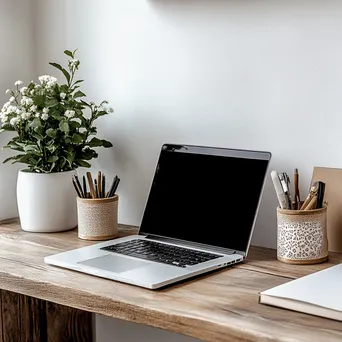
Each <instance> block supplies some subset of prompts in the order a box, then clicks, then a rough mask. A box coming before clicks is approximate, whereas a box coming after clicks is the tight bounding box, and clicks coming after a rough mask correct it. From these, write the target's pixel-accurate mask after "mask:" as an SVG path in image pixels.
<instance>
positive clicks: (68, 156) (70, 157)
mask: <svg viewBox="0 0 342 342" xmlns="http://www.w3.org/2000/svg"><path fill="white" fill-rule="evenodd" d="M74 159H75V152H68V151H66V160H67V161H68V164H69V166H70V167H72V163H73V162H74Z"/></svg>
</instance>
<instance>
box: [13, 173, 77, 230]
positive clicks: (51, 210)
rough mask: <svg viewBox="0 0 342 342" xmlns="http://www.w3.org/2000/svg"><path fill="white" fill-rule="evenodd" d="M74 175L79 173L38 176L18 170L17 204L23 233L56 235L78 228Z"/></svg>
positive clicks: (37, 174) (39, 174)
mask: <svg viewBox="0 0 342 342" xmlns="http://www.w3.org/2000/svg"><path fill="white" fill-rule="evenodd" d="M73 174H76V172H75V171H66V172H56V173H35V172H28V171H25V170H19V173H18V180H17V203H18V211H19V218H20V224H21V228H22V229H23V230H25V231H28V232H37V233H53V232H61V231H65V230H69V229H73V228H75V227H76V226H77V202H76V192H75V189H74V187H73V184H72V178H71V176H72V175H73Z"/></svg>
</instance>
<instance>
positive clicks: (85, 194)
mask: <svg viewBox="0 0 342 342" xmlns="http://www.w3.org/2000/svg"><path fill="white" fill-rule="evenodd" d="M83 194H84V198H87V197H88V191H87V182H86V178H85V176H84V175H83Z"/></svg>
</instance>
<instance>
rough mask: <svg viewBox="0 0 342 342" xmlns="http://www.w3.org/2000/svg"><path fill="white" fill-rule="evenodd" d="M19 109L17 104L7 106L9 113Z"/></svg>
mask: <svg viewBox="0 0 342 342" xmlns="http://www.w3.org/2000/svg"><path fill="white" fill-rule="evenodd" d="M17 110H18V107H16V106H9V107H8V108H7V113H16V112H17Z"/></svg>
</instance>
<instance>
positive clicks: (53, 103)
mask: <svg viewBox="0 0 342 342" xmlns="http://www.w3.org/2000/svg"><path fill="white" fill-rule="evenodd" d="M45 105H46V107H50V108H52V107H55V106H58V105H59V101H58V100H57V99H55V98H51V99H48V100H46V103H45Z"/></svg>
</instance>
